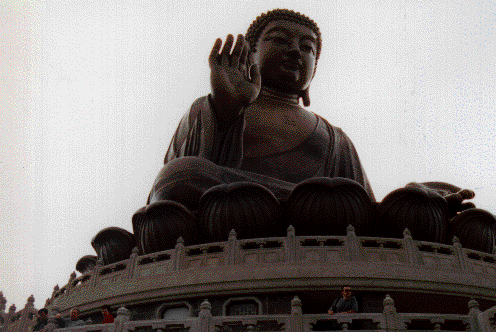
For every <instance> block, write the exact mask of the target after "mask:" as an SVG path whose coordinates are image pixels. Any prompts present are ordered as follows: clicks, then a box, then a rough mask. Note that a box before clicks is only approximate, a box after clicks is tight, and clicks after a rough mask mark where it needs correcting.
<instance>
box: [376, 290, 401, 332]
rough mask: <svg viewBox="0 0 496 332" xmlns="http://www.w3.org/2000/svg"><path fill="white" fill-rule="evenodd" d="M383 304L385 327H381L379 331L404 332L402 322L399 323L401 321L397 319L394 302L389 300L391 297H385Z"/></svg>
mask: <svg viewBox="0 0 496 332" xmlns="http://www.w3.org/2000/svg"><path fill="white" fill-rule="evenodd" d="M383 304H384V311H383V313H384V323H385V326H381V328H380V329H383V330H386V331H398V330H406V327H405V324H404V322H403V321H401V319H400V318H399V317H398V313H397V312H396V307H395V305H394V300H393V299H392V298H391V296H389V294H387V295H386V298H385V299H384V301H383ZM381 325H382V324H381Z"/></svg>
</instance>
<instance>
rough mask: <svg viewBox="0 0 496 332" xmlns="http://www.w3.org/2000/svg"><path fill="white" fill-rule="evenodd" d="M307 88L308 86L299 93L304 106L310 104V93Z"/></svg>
mask: <svg viewBox="0 0 496 332" xmlns="http://www.w3.org/2000/svg"><path fill="white" fill-rule="evenodd" d="M309 89H310V88H307V89H306V90H303V91H302V92H301V94H300V97H301V99H303V106H305V107H308V106H310V93H309V91H308V90H309Z"/></svg>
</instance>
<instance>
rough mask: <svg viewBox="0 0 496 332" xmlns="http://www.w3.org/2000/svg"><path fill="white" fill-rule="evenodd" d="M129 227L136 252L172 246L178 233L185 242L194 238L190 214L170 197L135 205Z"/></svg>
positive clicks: (187, 242) (190, 243) (189, 242)
mask: <svg viewBox="0 0 496 332" xmlns="http://www.w3.org/2000/svg"><path fill="white" fill-rule="evenodd" d="M133 230H134V234H135V235H136V240H137V242H138V248H139V253H140V255H146V254H151V253H154V252H158V251H163V250H168V249H172V248H174V246H175V245H176V242H177V239H178V238H179V237H182V238H183V240H184V244H185V245H193V244H197V242H198V240H197V238H198V236H197V234H198V231H197V229H196V222H195V219H194V217H193V215H192V214H191V212H190V211H189V210H188V208H186V207H185V206H184V205H182V204H180V203H177V202H174V201H168V200H164V201H159V202H156V203H152V204H150V205H147V206H145V207H143V208H141V209H139V210H138V211H137V212H136V213H135V214H134V216H133Z"/></svg>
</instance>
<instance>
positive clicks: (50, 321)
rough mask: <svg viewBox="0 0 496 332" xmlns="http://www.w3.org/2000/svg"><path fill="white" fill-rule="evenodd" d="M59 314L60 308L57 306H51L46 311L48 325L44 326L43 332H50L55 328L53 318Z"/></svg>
mask: <svg viewBox="0 0 496 332" xmlns="http://www.w3.org/2000/svg"><path fill="white" fill-rule="evenodd" d="M58 313H60V308H59V307H57V306H52V307H51V308H50V310H49V311H48V324H47V325H46V326H45V329H44V330H43V331H44V332H52V331H53V330H55V329H56V328H57V324H56V323H55V316H57V314H58Z"/></svg>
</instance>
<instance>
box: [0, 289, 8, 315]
mask: <svg viewBox="0 0 496 332" xmlns="http://www.w3.org/2000/svg"><path fill="white" fill-rule="evenodd" d="M6 304H7V299H6V298H5V297H4V296H3V293H2V292H0V311H1V312H4V311H5V305H6Z"/></svg>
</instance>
